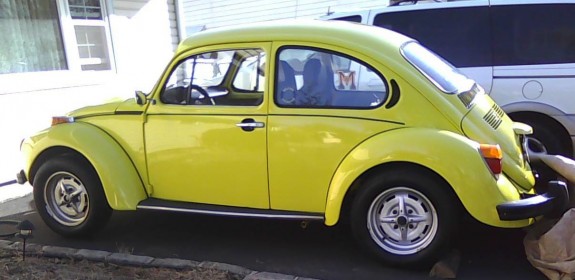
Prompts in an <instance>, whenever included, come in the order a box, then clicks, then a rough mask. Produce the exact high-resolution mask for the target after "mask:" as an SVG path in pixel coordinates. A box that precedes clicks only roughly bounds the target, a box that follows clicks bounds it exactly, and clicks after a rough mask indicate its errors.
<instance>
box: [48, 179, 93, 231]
mask: <svg viewBox="0 0 575 280" xmlns="http://www.w3.org/2000/svg"><path fill="white" fill-rule="evenodd" d="M44 201H45V202H46V210H47V211H48V214H49V215H50V216H52V217H53V218H54V219H55V220H56V221H57V222H58V223H60V224H62V225H64V226H77V225H79V224H81V223H83V222H84V221H85V220H86V218H87V216H88V211H89V209H90V208H89V206H90V205H89V201H90V200H89V197H88V192H87V191H86V188H85V187H84V184H82V181H80V179H78V177H76V176H74V175H73V174H71V173H68V172H57V173H54V174H53V175H52V176H50V178H49V179H48V180H47V181H46V187H45V188H44Z"/></svg>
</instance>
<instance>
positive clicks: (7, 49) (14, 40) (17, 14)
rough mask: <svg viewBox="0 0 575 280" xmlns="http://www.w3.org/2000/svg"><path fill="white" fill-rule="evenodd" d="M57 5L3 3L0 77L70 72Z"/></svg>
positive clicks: (0, 7) (54, 3)
mask: <svg viewBox="0 0 575 280" xmlns="http://www.w3.org/2000/svg"><path fill="white" fill-rule="evenodd" d="M59 19H60V18H59V16H58V7H57V5H56V2H55V1H39V0H38V1H31V0H26V1H0V38H1V39H0V74H8V73H20V72H37V71H54V70H65V69H68V64H67V62H66V56H65V53H64V44H63V40H62V33H61V28H60V21H59Z"/></svg>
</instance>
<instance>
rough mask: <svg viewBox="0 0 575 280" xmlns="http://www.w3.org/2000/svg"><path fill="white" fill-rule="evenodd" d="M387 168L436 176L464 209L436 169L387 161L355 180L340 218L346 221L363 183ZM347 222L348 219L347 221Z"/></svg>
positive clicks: (347, 193) (343, 203)
mask: <svg viewBox="0 0 575 280" xmlns="http://www.w3.org/2000/svg"><path fill="white" fill-rule="evenodd" d="M387 170H410V171H412V172H415V173H421V174H426V175H428V176H429V177H431V178H435V180H437V182H438V183H440V185H441V186H444V187H445V189H447V192H449V193H450V196H451V197H452V198H453V199H454V200H456V201H457V202H456V203H457V204H458V206H459V208H461V210H462V211H463V210H464V209H465V207H464V206H463V204H462V203H461V201H460V200H459V198H458V196H457V193H456V192H455V190H453V188H452V187H451V186H450V185H449V183H448V182H447V181H446V180H445V179H444V178H443V177H442V176H441V175H439V174H438V173H437V172H435V171H434V170H432V169H430V168H428V167H426V166H423V165H420V164H417V163H413V162H387V163H383V164H380V165H377V166H374V167H372V168H370V169H368V170H366V171H365V172H364V173H363V174H361V175H360V176H359V177H358V178H357V179H355V181H354V182H353V183H352V184H351V186H350V187H349V188H348V189H347V191H346V193H345V196H344V198H343V202H342V207H341V211H340V215H339V216H340V220H341V219H342V218H343V219H344V221H345V219H347V218H348V217H349V213H350V212H349V211H350V210H351V206H352V204H353V199H354V198H355V196H356V195H357V192H358V191H359V190H360V189H361V187H362V184H363V183H364V182H365V181H366V180H368V179H370V178H372V177H374V176H377V175H378V174H380V173H382V172H386V171H387ZM345 222H347V221H345Z"/></svg>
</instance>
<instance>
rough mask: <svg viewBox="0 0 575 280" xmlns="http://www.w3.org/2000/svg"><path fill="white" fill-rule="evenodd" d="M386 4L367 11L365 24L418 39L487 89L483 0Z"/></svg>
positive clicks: (487, 48) (489, 71)
mask: <svg viewBox="0 0 575 280" xmlns="http://www.w3.org/2000/svg"><path fill="white" fill-rule="evenodd" d="M464 4H465V7H464V6H463V4H462V3H461V2H449V3H434V4H430V5H423V4H422V5H417V6H399V7H389V8H386V9H382V10H379V11H378V12H375V11H374V12H373V13H372V14H370V19H369V24H372V25H375V26H379V27H383V28H387V29H391V30H394V31H396V32H399V33H402V34H404V35H407V36H409V37H412V38H414V39H416V40H418V41H419V42H420V43H421V44H422V45H424V46H425V47H427V48H428V49H430V50H432V51H433V52H435V53H437V54H439V55H440V56H441V57H443V58H444V59H445V60H447V61H448V62H450V63H451V64H453V65H454V66H455V67H457V68H459V70H460V71H461V72H463V73H464V74H466V75H467V76H469V77H470V78H472V79H474V80H475V81H477V82H478V83H479V84H480V85H481V86H482V87H483V88H484V89H485V90H486V91H487V92H489V91H490V90H491V85H492V77H493V76H492V74H493V67H492V66H491V65H492V60H491V46H490V43H489V42H490V40H491V38H490V37H491V34H490V33H491V30H490V25H489V22H490V21H489V7H488V5H487V1H477V2H476V3H475V2H474V3H468V2H465V3H464Z"/></svg>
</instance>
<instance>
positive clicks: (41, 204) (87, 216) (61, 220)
mask: <svg viewBox="0 0 575 280" xmlns="http://www.w3.org/2000/svg"><path fill="white" fill-rule="evenodd" d="M34 201H35V203H36V209H37V210H38V213H39V214H40V216H41V217H42V219H43V220H44V222H45V223H46V224H47V225H48V227H50V228H51V229H52V230H53V231H55V232H57V233H59V234H61V235H65V236H83V235H89V234H92V233H94V232H95V231H96V230H98V229H99V228H101V227H102V226H103V225H104V224H105V223H106V222H107V221H108V219H109V217H110V214H111V212H112V210H111V208H110V206H109V205H108V202H107V200H106V196H105V194H104V191H103V189H102V184H101V182H100V179H99V178H98V176H97V175H96V172H95V171H94V170H93V168H92V167H91V166H90V165H89V164H88V163H87V162H86V161H85V160H83V159H81V158H76V157H58V158H54V159H51V160H49V161H47V162H45V163H44V164H43V165H42V166H41V167H40V168H39V170H38V173H37V175H36V178H35V179H34Z"/></svg>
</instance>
